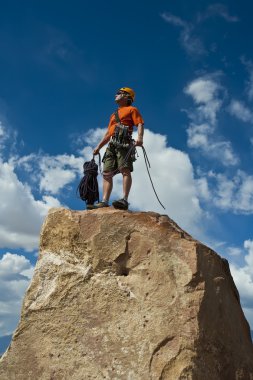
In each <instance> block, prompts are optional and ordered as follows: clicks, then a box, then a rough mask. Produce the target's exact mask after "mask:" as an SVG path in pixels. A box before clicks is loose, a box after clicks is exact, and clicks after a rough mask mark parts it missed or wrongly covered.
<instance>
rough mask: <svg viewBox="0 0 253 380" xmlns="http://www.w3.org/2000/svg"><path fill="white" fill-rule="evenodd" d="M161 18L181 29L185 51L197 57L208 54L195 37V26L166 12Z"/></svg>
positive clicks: (181, 39) (199, 40)
mask: <svg viewBox="0 0 253 380" xmlns="http://www.w3.org/2000/svg"><path fill="white" fill-rule="evenodd" d="M161 17H162V18H163V19H164V21H166V22H167V23H170V24H172V25H174V26H176V27H179V28H180V29H181V32H180V42H181V44H182V46H183V48H184V49H185V51H186V52H187V53H188V54H189V55H191V56H193V57H195V56H196V55H203V54H206V50H205V48H204V46H203V43H202V41H201V39H200V38H199V37H197V36H195V35H194V26H193V24H191V23H189V22H186V21H184V20H182V19H181V18H180V17H177V16H175V15H173V14H171V13H168V12H164V13H162V14H161Z"/></svg>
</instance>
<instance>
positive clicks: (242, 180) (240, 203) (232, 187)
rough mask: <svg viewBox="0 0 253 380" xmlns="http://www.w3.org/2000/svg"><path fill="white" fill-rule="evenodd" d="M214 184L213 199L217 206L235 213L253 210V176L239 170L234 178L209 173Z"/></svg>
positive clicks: (248, 212) (245, 212) (249, 212)
mask: <svg viewBox="0 0 253 380" xmlns="http://www.w3.org/2000/svg"><path fill="white" fill-rule="evenodd" d="M208 176H209V180H210V181H214V185H213V186H212V193H213V197H212V201H213V203H214V204H215V206H217V207H219V208H221V209H223V210H226V211H232V212H234V213H241V214H251V213H252V212H253V176H251V175H248V174H246V173H245V172H243V171H242V170H238V171H237V172H236V174H235V175H234V176H233V177H232V178H228V177H227V176H226V175H225V174H221V173H219V174H215V173H213V172H210V173H209V174H208Z"/></svg>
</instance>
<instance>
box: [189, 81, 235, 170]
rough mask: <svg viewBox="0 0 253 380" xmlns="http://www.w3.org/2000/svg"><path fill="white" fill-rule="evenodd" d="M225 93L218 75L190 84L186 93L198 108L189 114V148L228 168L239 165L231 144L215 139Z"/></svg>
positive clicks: (219, 138)
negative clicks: (222, 96) (218, 116)
mask: <svg viewBox="0 0 253 380" xmlns="http://www.w3.org/2000/svg"><path fill="white" fill-rule="evenodd" d="M223 92H224V89H223V88H222V86H221V85H220V83H219V82H218V74H213V75H205V76H202V77H198V78H197V79H195V80H193V81H192V82H191V83H189V84H188V85H187V86H186V88H185V89H184V93H185V94H187V95H189V96H191V97H192V99H193V101H194V103H195V105H196V107H195V108H194V109H193V110H187V111H186V112H187V115H188V117H189V118H190V120H191V122H190V125H189V127H188V128H187V135H188V140H187V143H188V146H189V147H190V148H195V149H199V150H200V152H201V153H202V154H204V155H205V156H206V157H208V158H213V159H216V160H218V161H220V162H221V163H222V164H223V165H225V166H233V165H236V164H238V162H239V159H238V156H237V155H236V154H235V153H234V151H233V148H232V145H231V143H230V142H229V141H224V140H223V139H222V138H221V137H219V136H215V131H216V124H217V114H218V112H219V111H220V109H221V106H222V102H223V99H222V98H221V95H220V94H221V93H223Z"/></svg>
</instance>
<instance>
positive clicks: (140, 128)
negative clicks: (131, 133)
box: [135, 123, 144, 146]
mask: <svg viewBox="0 0 253 380" xmlns="http://www.w3.org/2000/svg"><path fill="white" fill-rule="evenodd" d="M137 128H138V136H137V140H136V141H135V145H136V146H142V145H143V135H144V124H142V123H139V124H138V125H137Z"/></svg>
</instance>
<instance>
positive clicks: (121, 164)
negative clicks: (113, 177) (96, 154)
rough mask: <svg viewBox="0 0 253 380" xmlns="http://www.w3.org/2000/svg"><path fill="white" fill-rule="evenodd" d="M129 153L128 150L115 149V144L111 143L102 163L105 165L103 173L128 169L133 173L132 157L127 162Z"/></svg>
mask: <svg viewBox="0 0 253 380" xmlns="http://www.w3.org/2000/svg"><path fill="white" fill-rule="evenodd" d="M128 151H129V147H128V148H119V147H115V146H114V145H113V144H111V143H109V145H108V147H107V149H106V151H105V154H104V157H103V159H102V162H103V163H104V167H103V171H104V172H112V171H115V170H117V169H120V168H128V169H129V170H130V171H131V172H132V171H133V157H132V155H130V157H129V158H128V159H127V161H126V162H125V158H126V155H127V153H128Z"/></svg>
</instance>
